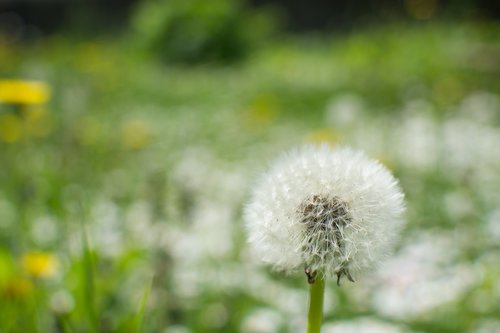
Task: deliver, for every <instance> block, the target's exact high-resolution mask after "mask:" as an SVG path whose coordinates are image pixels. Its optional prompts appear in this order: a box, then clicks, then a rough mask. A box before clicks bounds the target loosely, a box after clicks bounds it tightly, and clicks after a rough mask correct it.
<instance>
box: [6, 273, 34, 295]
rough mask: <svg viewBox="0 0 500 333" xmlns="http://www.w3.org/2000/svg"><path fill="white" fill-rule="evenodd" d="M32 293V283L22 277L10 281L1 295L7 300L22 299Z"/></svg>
mask: <svg viewBox="0 0 500 333" xmlns="http://www.w3.org/2000/svg"><path fill="white" fill-rule="evenodd" d="M32 292H33V283H31V281H30V280H28V279H25V278H22V277H17V278H15V279H12V280H11V281H9V282H8V283H7V284H6V285H5V286H4V288H3V290H2V294H3V295H4V296H6V297H9V298H23V297H26V296H28V295H30V294H31V293H32Z"/></svg>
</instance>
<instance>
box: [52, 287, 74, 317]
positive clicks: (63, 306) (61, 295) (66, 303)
mask: <svg viewBox="0 0 500 333" xmlns="http://www.w3.org/2000/svg"><path fill="white" fill-rule="evenodd" d="M74 307H75V300H74V298H73V296H72V295H71V293H70V292H69V291H67V290H58V291H56V292H54V293H53V294H52V295H51V297H50V308H51V309H52V311H54V312H55V313H56V314H60V315H62V314H68V313H70V312H71V311H73V308H74Z"/></svg>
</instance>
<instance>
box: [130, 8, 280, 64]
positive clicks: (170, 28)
mask: <svg viewBox="0 0 500 333" xmlns="http://www.w3.org/2000/svg"><path fill="white" fill-rule="evenodd" d="M133 26H134V28H135V30H136V32H137V39H138V43H140V44H142V45H143V47H145V48H146V49H148V50H149V51H150V52H152V53H153V54H154V55H157V56H158V57H159V58H160V59H163V60H164V61H172V62H180V63H199V62H228V61H236V60H241V59H242V58H244V57H246V56H247V55H248V54H249V53H250V52H252V50H253V49H254V48H255V47H256V46H258V45H260V44H261V43H262V42H263V41H266V40H267V39H269V37H270V36H271V35H272V34H273V33H274V32H275V31H276V15H274V13H273V12H272V11H270V10H266V9H257V10H250V9H247V8H246V7H245V6H244V3H243V1H241V0H214V1H204V0H169V1H161V0H145V1H143V2H142V3H141V4H140V6H139V8H138V9H137V11H136V13H135V15H134V17H133Z"/></svg>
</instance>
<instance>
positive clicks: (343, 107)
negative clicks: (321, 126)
mask: <svg viewBox="0 0 500 333" xmlns="http://www.w3.org/2000/svg"><path fill="white" fill-rule="evenodd" d="M364 108H365V106H364V101H363V99H362V98H361V96H359V95H356V94H344V95H340V96H336V97H334V98H332V99H331V100H330V101H329V102H328V105H327V107H326V121H327V122H328V123H329V124H332V125H333V126H335V127H345V126H350V125H353V124H355V121H356V119H359V118H360V117H361V115H362V113H363V110H364Z"/></svg>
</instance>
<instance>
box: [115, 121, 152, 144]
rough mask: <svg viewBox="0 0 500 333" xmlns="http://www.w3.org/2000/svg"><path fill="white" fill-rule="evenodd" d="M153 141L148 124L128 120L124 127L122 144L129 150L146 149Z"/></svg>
mask: <svg viewBox="0 0 500 333" xmlns="http://www.w3.org/2000/svg"><path fill="white" fill-rule="evenodd" d="M150 141H151V129H150V126H149V124H148V123H147V122H145V121H143V120H139V119H134V120H128V121H126V122H124V123H123V125H122V144H123V146H124V147H125V148H128V149H133V150H137V149H141V148H144V147H145V146H146V145H147V144H149V142H150Z"/></svg>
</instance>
